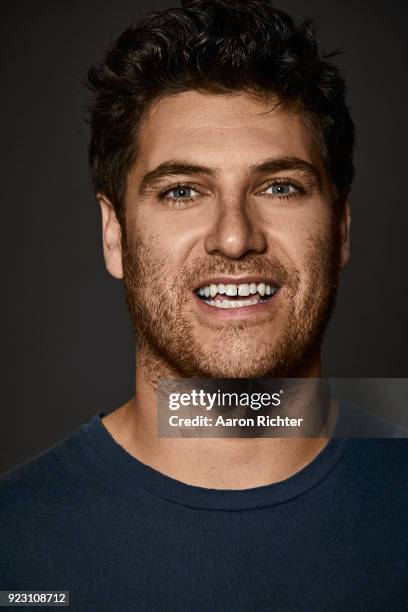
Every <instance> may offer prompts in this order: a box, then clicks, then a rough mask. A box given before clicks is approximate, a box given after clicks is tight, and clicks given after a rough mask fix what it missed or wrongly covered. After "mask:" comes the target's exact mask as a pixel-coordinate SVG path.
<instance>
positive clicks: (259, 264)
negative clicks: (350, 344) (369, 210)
mask: <svg viewBox="0 0 408 612" xmlns="http://www.w3.org/2000/svg"><path fill="white" fill-rule="evenodd" d="M152 244H154V237H152V236H151V237H149V240H146V239H143V237H142V236H140V235H136V236H133V237H132V240H130V239H129V237H128V236H127V233H126V231H123V233H122V257H123V279H124V287H125V297H126V303H127V306H128V311H129V315H130V319H131V323H132V328H133V332H134V335H135V340H136V346H137V362H138V364H139V365H140V366H142V367H143V370H144V376H145V377H146V378H147V379H149V380H150V381H152V382H156V381H157V380H158V379H159V378H171V377H184V378H262V377H278V378H285V377H288V378H290V377H291V378H294V377H298V376H303V375H304V372H305V367H306V366H307V364H308V363H310V362H311V361H312V360H313V359H314V358H315V356H316V355H317V354H318V353H319V351H320V346H321V342H322V339H323V334H324V331H325V329H326V326H327V324H328V321H329V319H330V315H331V312H332V310H333V307H334V303H335V297H336V292H337V287H338V283H339V273H340V265H339V234H338V230H337V224H334V223H333V226H332V228H331V232H330V235H329V236H327V235H320V236H317V237H316V238H314V239H313V240H311V241H310V243H309V245H308V249H307V258H306V261H307V262H308V265H309V277H308V286H307V287H306V288H305V289H303V297H302V300H301V303H299V295H300V290H301V280H300V275H299V273H298V271H297V270H296V269H295V268H294V267H291V266H289V265H286V266H283V265H282V263H281V262H280V261H279V260H278V259H277V258H276V257H269V258H266V257H265V256H261V255H252V254H249V255H248V256H247V257H245V258H242V259H240V260H239V261H233V260H228V259H226V258H222V257H219V256H211V259H210V260H208V258H207V259H206V260H204V259H201V260H194V261H191V262H189V266H188V268H187V267H186V268H185V269H182V270H181V271H180V273H179V275H178V276H177V278H176V279H170V281H173V282H172V283H171V285H169V280H168V279H167V283H166V282H165V281H166V278H165V270H166V262H167V259H166V257H165V256H164V254H162V255H161V254H160V253H157V254H155V256H154V257H153V256H152V249H151V245H152ZM253 274H256V275H260V274H264V275H266V276H271V277H272V278H274V279H275V280H276V281H278V283H279V285H280V286H282V287H285V290H286V299H285V301H284V303H281V304H280V308H279V309H278V312H276V311H274V313H273V315H272V317H273V318H271V320H270V322H264V323H263V324H262V325H263V326H265V325H271V326H273V329H274V336H273V338H272V341H271V342H270V343H268V342H267V340H268V338H265V333H261V334H260V336H261V338H262V342H259V343H258V344H257V345H256V344H255V345H254V343H253V341H248V339H253V338H256V331H257V330H256V327H257V326H256V325H253V324H252V323H249V322H247V321H233V322H231V321H225V323H224V324H223V325H222V326H221V327H220V324H219V323H217V326H216V328H214V329H211V328H209V329H208V332H209V333H208V337H209V338H211V340H210V341H208V342H203V341H202V340H201V341H200V340H199V339H198V338H197V336H196V334H195V331H194V330H195V329H196V325H197V321H196V315H195V314H194V312H193V311H192V309H191V307H189V301H188V298H189V297H190V296H189V295H188V293H189V291H191V287H192V286H194V281H198V282H199V281H200V279H202V278H205V277H207V278H208V277H210V276H229V275H231V276H238V275H241V276H243V275H246V276H251V275H253ZM163 281H164V282H163ZM196 284H197V282H196ZM190 304H191V302H190ZM207 325H208V323H207ZM262 329H264V328H261V329H259V330H258V334H259V332H261V331H262ZM277 329H279V330H280V332H278V333H277Z"/></svg>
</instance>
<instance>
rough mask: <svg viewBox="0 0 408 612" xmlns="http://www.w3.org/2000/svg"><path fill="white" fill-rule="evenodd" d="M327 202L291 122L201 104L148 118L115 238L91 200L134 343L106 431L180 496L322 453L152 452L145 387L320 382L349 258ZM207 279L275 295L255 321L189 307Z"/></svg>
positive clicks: (234, 446)
mask: <svg viewBox="0 0 408 612" xmlns="http://www.w3.org/2000/svg"><path fill="white" fill-rule="evenodd" d="M336 197H337V194H336V190H335V187H334V185H333V183H332V181H331V179H330V177H329V176H328V174H327V171H326V169H325V166H324V164H323V161H322V159H321V154H320V151H319V147H318V146H317V144H316V142H315V140H314V137H313V135H312V132H311V129H310V124H309V122H307V121H305V118H304V116H303V115H302V113H301V112H297V111H296V110H295V109H294V108H290V107H287V106H283V105H279V106H276V105H274V104H273V103H272V102H271V101H270V102H266V101H260V100H259V99H258V100H257V99H255V98H254V97H250V96H249V95H248V94H245V93H241V94H234V95H225V96H221V95H214V94H205V93H199V92H196V91H189V92H185V93H180V94H177V95H174V96H166V97H164V98H161V99H160V100H158V101H157V102H155V103H154V104H153V106H152V107H151V109H150V111H149V112H148V113H147V114H146V116H145V117H144V119H143V120H142V123H141V125H140V129H139V135H138V158H137V161H136V163H135V165H134V168H133V170H132V172H131V174H130V176H129V179H128V185H127V194H126V203H125V204H126V207H125V222H124V223H123V224H122V227H121V226H120V224H119V222H118V219H117V217H116V214H115V211H114V208H113V206H112V204H111V202H109V200H108V199H107V198H106V197H105V196H103V195H100V196H99V201H100V204H101V209H102V229H103V243H104V256H105V261H106V266H107V269H108V270H109V272H110V273H111V274H112V275H113V276H114V277H116V278H123V280H124V284H125V290H126V299H127V303H128V307H129V312H130V317H131V321H132V324H133V328H134V331H135V336H136V339H137V352H136V389H137V393H136V395H135V397H134V398H132V399H131V400H130V401H129V402H128V403H127V404H125V405H124V406H122V407H121V408H119V409H117V410H115V411H114V412H112V413H111V414H109V415H108V416H106V417H104V419H103V423H104V425H105V427H106V428H107V429H108V431H109V432H110V433H111V435H112V436H113V438H114V439H115V440H116V441H117V442H118V443H119V444H120V445H121V446H122V447H123V448H125V449H126V450H127V451H128V452H129V453H130V454H131V455H133V456H135V457H137V458H138V459H139V460H140V461H142V462H143V463H146V464H148V465H150V466H151V467H153V468H154V469H156V470H158V471H160V472H162V473H164V474H167V475H169V476H171V477H173V478H176V479H177V480H179V481H182V482H185V483H187V484H191V485H195V486H202V487H210V488H222V489H243V488H251V487H255V486H261V485H265V484H270V483H273V482H278V481H280V480H283V479H285V478H288V477H289V476H290V475H292V474H294V473H296V472H297V471H299V470H300V469H302V468H303V467H304V466H305V465H307V464H308V463H309V462H310V461H311V460H312V459H313V458H314V457H315V456H316V455H317V454H318V453H319V452H320V450H321V449H322V448H323V447H324V446H325V444H326V443H327V440H328V439H327V437H324V436H322V437H319V438H279V439H277V438H266V439H265V438H246V439H241V438H228V439H225V438H224V439H221V438H216V439H212V438H194V439H191V438H189V439H186V438H176V439H175V438H157V435H156V396H155V387H156V384H157V381H158V380H159V379H160V378H166V377H167V378H177V377H180V376H181V377H191V378H193V377H201V378H205V377H218V378H251V377H253V378H255V377H274V376H278V377H284V376H287V377H303V378H309V377H310V378H315V377H319V376H320V372H321V369H320V367H321V366H320V345H321V340H322V334H323V331H324V328H325V326H326V324H327V321H328V318H329V315H330V311H331V309H332V306H333V302H334V296H335V291H336V287H337V284H338V276H339V271H340V269H341V268H342V267H344V265H346V263H347V260H348V257H349V224H350V211H349V207H348V205H347V204H346V203H345V202H340V204H338V205H337V209H336V208H335V200H336ZM335 211H337V212H335ZM211 281H212V282H224V281H225V282H226V283H227V282H228V281H230V282H235V283H238V282H248V283H249V282H252V281H253V282H256V283H259V282H262V281H263V282H269V283H270V284H273V285H274V286H275V287H276V288H277V289H278V290H277V292H276V294H275V295H274V296H273V298H272V299H271V300H268V301H267V302H265V303H264V304H261V305H259V304H258V305H256V306H255V307H247V308H226V309H219V308H215V307H212V306H209V305H207V304H205V303H204V302H203V300H200V299H199V297H198V296H197V289H198V288H199V287H202V286H204V285H209V284H210V282H211Z"/></svg>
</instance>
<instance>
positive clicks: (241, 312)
mask: <svg viewBox="0 0 408 612" xmlns="http://www.w3.org/2000/svg"><path fill="white" fill-rule="evenodd" d="M279 293H280V289H278V291H277V292H276V293H274V294H273V296H271V297H270V298H269V299H268V300H264V301H262V302H258V304H252V305H251V306H241V307H236V308H217V307H216V306H210V305H209V304H206V303H205V302H204V300H202V299H201V298H199V297H198V296H197V295H196V294H195V293H194V294H193V296H194V299H195V301H196V302H197V303H198V306H199V307H201V311H202V312H204V313H206V314H208V315H212V316H213V317H216V318H217V319H243V318H245V319H247V318H249V317H253V316H258V315H260V314H262V313H265V312H266V311H267V310H268V309H269V308H271V307H272V308H273V306H274V305H275V303H276V301H277V298H278V296H279Z"/></svg>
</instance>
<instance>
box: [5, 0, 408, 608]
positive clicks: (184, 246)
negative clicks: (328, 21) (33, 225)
mask: <svg viewBox="0 0 408 612" xmlns="http://www.w3.org/2000/svg"><path fill="white" fill-rule="evenodd" d="M89 82H90V85H91V88H92V90H93V99H92V104H91V128H92V138H91V146H90V161H91V172H92V177H93V183H94V187H95V192H96V195H97V198H98V200H99V203H100V206H101V211H102V233H103V247H104V256H105V261H106V266H107V269H108V270H109V272H110V273H111V274H112V275H113V276H114V277H116V278H120V279H122V278H123V282H124V284H125V289H126V298H127V303H128V307H129V312H130V317H131V321H132V325H133V328H134V332H135V340H136V342H137V352H136V394H135V397H134V398H133V399H131V400H130V401H129V402H128V403H127V404H125V405H124V406H122V407H121V408H119V409H117V410H115V411H113V412H112V413H111V414H109V415H105V416H104V415H96V416H95V417H94V419H93V420H92V421H91V422H90V423H88V424H87V425H85V426H83V427H82V428H81V429H80V430H79V431H78V432H76V433H74V434H73V435H72V436H70V437H69V438H67V439H66V440H65V441H63V442H62V443H60V444H58V445H57V446H55V447H54V448H52V449H50V450H49V451H47V452H46V453H44V454H43V455H41V456H40V457H38V458H36V459H35V460H33V461H32V462H31V463H28V464H25V465H22V466H20V467H18V468H17V469H15V470H13V471H12V472H10V473H9V474H6V475H5V476H4V477H3V481H2V485H1V487H2V493H1V496H2V497H1V499H2V551H3V555H2V561H1V564H0V567H1V572H0V576H1V577H0V586H1V589H3V590H4V589H7V590H20V591H22V590H26V591H27V590H35V591H50V590H54V591H58V590H59V591H70V605H71V607H72V608H73V609H77V610H98V611H99V610H115V611H116V610H138V611H139V610H160V611H161V610H183V611H184V610H197V611H198V610H200V611H201V610H211V611H213V610H223V611H225V610H232V611H238V610H245V611H248V610H254V611H255V610H256V611H258V610H302V611H306V610H314V611H320V610H322V611H323V610H324V611H335V610H339V611H344V610H370V611H372V610H393V611H396V610H406V609H407V608H408V597H407V589H406V558H405V554H406V547H407V537H406V536H407V533H406V527H405V524H404V522H403V521H404V516H405V517H406V510H407V495H406V490H403V486H404V485H405V484H406V481H407V480H406V472H407V462H406V456H407V454H406V444H405V443H404V441H402V440H401V441H400V440H356V439H354V440H353V439H352V440H347V439H343V438H335V437H329V436H328V435H320V436H316V437H287V438H283V437H281V438H279V437H272V438H245V439H236V438H235V439H226V438H194V439H180V438H160V437H158V436H157V433H156V431H157V430H156V427H157V411H156V390H157V387H158V384H159V381H160V380H161V379H169V378H170V379H185V378H203V379H205V378H225V379H226V378H231V379H232V378H242V379H245V378H271V379H276V378H285V377H291V378H303V379H316V378H318V377H319V376H320V374H321V355H320V348H321V342H322V336H323V333H324V329H325V327H326V324H327V321H328V319H329V316H330V313H331V310H332V307H333V303H334V297H335V293H336V288H337V285H338V281H339V274H340V271H341V269H342V268H344V266H345V265H346V264H347V261H348V258H349V228H350V208H349V203H348V195H349V192H350V188H351V183H352V177H353V164H352V152H353V143H354V133H353V124H352V121H351V119H350V116H349V112H348V109H347V106H346V103H345V100H344V82H343V78H342V76H341V74H340V72H339V70H338V69H337V68H336V67H335V66H334V65H333V64H332V63H331V62H330V61H329V60H328V59H327V58H324V57H322V56H321V55H320V53H319V49H318V47H317V43H316V41H315V38H314V34H313V32H312V30H311V29H310V26H309V25H308V24H304V25H302V26H300V27H296V26H295V24H294V23H293V21H292V20H291V18H290V17H288V16H287V15H286V14H284V13H282V12H280V11H277V10H275V9H273V8H272V7H271V6H270V4H269V2H267V1H264V0H249V1H246V2H239V1H231V0H230V1H227V0H192V1H190V2H187V1H185V2H184V3H183V7H182V8H181V9H172V10H169V11H163V12H160V13H154V14H150V15H147V16H146V17H145V18H143V19H142V20H140V21H139V22H137V23H136V24H134V25H133V26H131V27H130V28H129V29H128V30H126V31H125V32H124V33H123V35H122V36H121V37H120V38H119V39H118V41H116V43H115V44H114V45H113V46H112V48H111V49H110V50H109V51H108V53H107V55H106V58H105V59H104V60H103V62H102V63H101V64H100V65H99V66H98V67H97V68H94V69H92V70H91V71H90V73H89ZM336 410H337V409H336Z"/></svg>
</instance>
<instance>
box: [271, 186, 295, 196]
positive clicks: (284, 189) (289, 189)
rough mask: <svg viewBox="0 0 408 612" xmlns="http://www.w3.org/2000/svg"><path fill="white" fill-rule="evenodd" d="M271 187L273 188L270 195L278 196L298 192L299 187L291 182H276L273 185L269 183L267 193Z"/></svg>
mask: <svg viewBox="0 0 408 612" xmlns="http://www.w3.org/2000/svg"><path fill="white" fill-rule="evenodd" d="M269 189H271V190H272V191H271V192H270V195H276V196H288V195H291V194H292V193H297V192H298V189H297V187H295V186H294V185H292V184H291V183H274V184H273V185H269V187H267V189H265V193H267V192H268V190H269Z"/></svg>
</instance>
